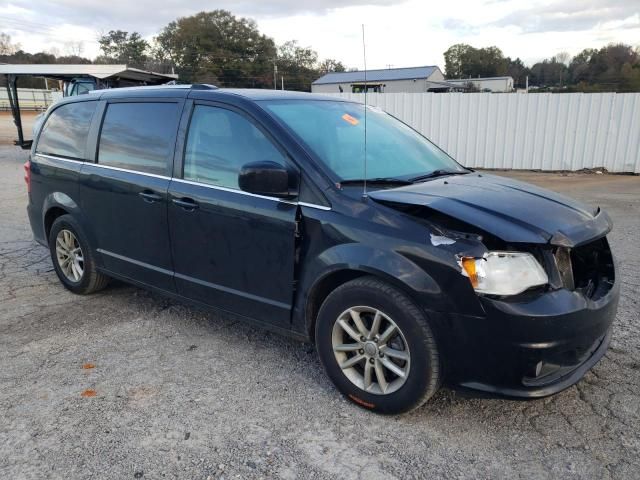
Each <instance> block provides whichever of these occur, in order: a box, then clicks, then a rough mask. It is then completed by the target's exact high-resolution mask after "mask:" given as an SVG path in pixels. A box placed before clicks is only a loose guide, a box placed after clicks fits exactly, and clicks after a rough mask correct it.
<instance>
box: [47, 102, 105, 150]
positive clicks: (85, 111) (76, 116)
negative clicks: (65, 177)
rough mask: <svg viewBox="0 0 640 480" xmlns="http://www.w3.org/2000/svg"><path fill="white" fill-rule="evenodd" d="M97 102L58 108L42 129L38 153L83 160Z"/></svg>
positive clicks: (79, 103)
mask: <svg viewBox="0 0 640 480" xmlns="http://www.w3.org/2000/svg"><path fill="white" fill-rule="evenodd" d="M96 105H97V102H77V103H69V104H67V105H62V106H61V107H58V108H56V109H55V110H54V111H53V112H51V115H49V118H48V119H47V122H46V123H45V124H44V126H43V128H42V133H40V139H39V140H38V146H37V148H36V152H37V153H43V154H48V155H56V156H59V157H64V158H71V159H75V160H83V159H84V158H85V149H86V146H87V135H88V134H89V127H90V126H91V118H92V117H93V113H94V112H95V110H96Z"/></svg>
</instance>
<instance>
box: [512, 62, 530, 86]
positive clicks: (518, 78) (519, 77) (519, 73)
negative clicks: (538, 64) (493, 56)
mask: <svg viewBox="0 0 640 480" xmlns="http://www.w3.org/2000/svg"><path fill="white" fill-rule="evenodd" d="M507 62H508V64H509V66H508V67H507V75H508V76H510V77H512V78H513V86H514V87H516V88H525V87H526V84H527V76H528V75H530V73H531V71H530V70H529V68H527V67H526V66H525V64H524V63H522V60H520V59H519V58H516V59H515V60H511V58H510V57H507Z"/></svg>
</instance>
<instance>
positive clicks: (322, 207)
mask: <svg viewBox="0 0 640 480" xmlns="http://www.w3.org/2000/svg"><path fill="white" fill-rule="evenodd" d="M298 205H300V206H301V207H309V208H316V209H318V210H325V211H327V212H328V211H330V210H331V207H327V206H325V205H316V204H315V203H307V202H298Z"/></svg>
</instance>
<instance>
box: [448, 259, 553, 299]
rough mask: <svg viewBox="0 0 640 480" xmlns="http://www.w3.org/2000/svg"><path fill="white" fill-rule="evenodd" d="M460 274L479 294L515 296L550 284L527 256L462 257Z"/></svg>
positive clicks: (537, 266) (535, 261)
mask: <svg viewBox="0 0 640 480" xmlns="http://www.w3.org/2000/svg"><path fill="white" fill-rule="evenodd" d="M459 263H460V266H461V267H462V274H463V275H466V276H467V277H469V280H470V281H471V285H473V288H474V289H475V291H476V292H478V293H487V294H490V295H517V294H518V293H522V292H524V291H525V290H526V289H528V288H531V287H535V286H538V285H545V284H546V283H548V282H549V278H548V277H547V274H546V272H545V271H544V269H543V268H542V267H541V266H540V264H539V263H538V261H537V260H536V259H535V258H534V256H533V255H531V254H530V253H523V252H487V253H485V254H484V255H483V257H482V258H474V257H462V258H461V259H460V262H459Z"/></svg>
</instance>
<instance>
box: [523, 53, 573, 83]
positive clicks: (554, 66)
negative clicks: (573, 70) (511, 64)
mask: <svg viewBox="0 0 640 480" xmlns="http://www.w3.org/2000/svg"><path fill="white" fill-rule="evenodd" d="M568 71H569V70H568V68H567V66H566V65H565V64H564V63H560V62H558V61H557V60H556V58H555V57H552V58H551V59H545V60H543V61H542V62H538V63H536V64H535V65H534V66H533V67H531V84H532V85H537V86H539V87H562V86H563V85H566V84H567V83H568V77H569V74H568Z"/></svg>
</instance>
